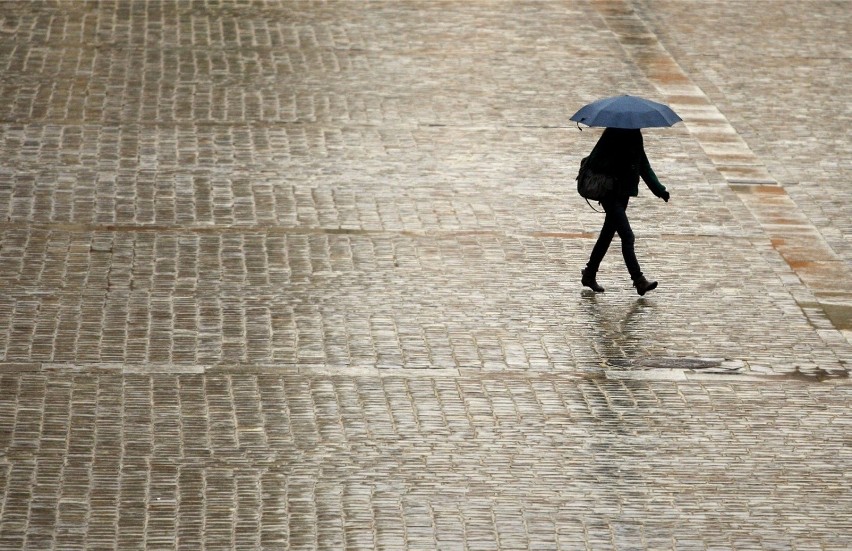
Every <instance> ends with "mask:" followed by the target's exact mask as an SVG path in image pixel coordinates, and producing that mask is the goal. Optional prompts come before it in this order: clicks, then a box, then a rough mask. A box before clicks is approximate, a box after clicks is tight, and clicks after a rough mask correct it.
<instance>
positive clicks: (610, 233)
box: [581, 128, 669, 296]
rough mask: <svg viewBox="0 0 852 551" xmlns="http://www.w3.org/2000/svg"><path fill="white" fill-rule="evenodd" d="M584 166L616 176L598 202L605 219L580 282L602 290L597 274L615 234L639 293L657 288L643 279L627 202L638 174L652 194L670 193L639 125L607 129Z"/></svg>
mask: <svg viewBox="0 0 852 551" xmlns="http://www.w3.org/2000/svg"><path fill="white" fill-rule="evenodd" d="M587 166H588V168H589V169H590V170H592V171H593V172H597V173H603V174H607V175H610V176H612V177H613V178H614V179H615V189H614V190H613V192H612V193H611V194H610V195H609V196H608V197H607V198H605V199H604V200H602V201H601V205H602V206H603V209H604V211H605V212H606V218H605V219H604V223H603V227H602V228H601V233H600V235H599V236H598V240H597V242H596V243H595V246H594V247H593V248H592V253H591V255H590V256H589V261H588V263H587V264H586V267H585V269H583V270H582V271H581V275H582V284H583V286H585V287H589V288H590V289H592V290H593V291H594V292H596V293H603V292H604V288H603V287H601V286H600V285H599V284H598V282H597V273H598V269H599V268H600V265H601V262H602V261H603V259H604V256H605V255H606V252H607V250H608V249H609V245H610V243H611V242H612V238H613V237H614V236H615V234H616V233H617V234H618V237H619V238H620V239H621V254H622V256H623V257H624V263H625V264H626V266H627V271H628V272H629V273H630V278H631V279H632V280H633V286H634V287H636V291H637V292H638V293H639V295H642V296H644V295H645V293H647V292H648V291H651V290H653V289H656V287H657V282H656V281H648V280H647V279H646V278H645V276H644V275H643V274H642V270H641V268H640V266H639V261H638V260H637V259H636V252H635V247H634V245H635V236H634V234H633V230H632V229H631V228H630V221H629V220H628V219H627V204H628V203H629V202H630V198H631V197H636V196H637V195H639V178H640V177H641V178H642V180H643V181H644V182H645V184H646V185H647V186H648V188H649V189H650V190H651V193H653V194H654V195H656V196H657V197H659V198H661V199H663V200H664V201H665V202H666V203H668V202H669V192H668V191H666V188H665V186H663V185H662V184H661V183H660V180H659V179H658V178H657V175H656V174H654V171H653V170H652V169H651V164H650V163H649V162H648V157H647V155H646V154H645V148H644V143H643V140H642V132H641V131H640V130H639V129H638V128H630V129H627V128H606V129H605V130H604V132H603V134H602V135H601V137H600V139H599V140H598V143H597V144H596V145H595V147H594V149H593V150H592V153H591V154H590V155H589V159H588V161H587Z"/></svg>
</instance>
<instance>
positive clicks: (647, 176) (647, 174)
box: [639, 154, 669, 202]
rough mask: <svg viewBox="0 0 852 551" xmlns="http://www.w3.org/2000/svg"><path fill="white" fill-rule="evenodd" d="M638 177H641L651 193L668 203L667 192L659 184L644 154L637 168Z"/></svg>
mask: <svg viewBox="0 0 852 551" xmlns="http://www.w3.org/2000/svg"><path fill="white" fill-rule="evenodd" d="M639 175H640V176H642V179H643V180H644V181H645V185H647V186H648V189H650V190H651V193H653V194H654V195H656V196H657V197H660V198H662V199H664V200H665V201H666V202H668V200H669V192H668V191H666V186H664V185H663V184H661V183H660V180H659V178H657V175H656V174H654V170H653V169H652V168H651V163H649V162H648V157H646V156H645V155H644V154H643V155H642V163H641V166H640V167H639Z"/></svg>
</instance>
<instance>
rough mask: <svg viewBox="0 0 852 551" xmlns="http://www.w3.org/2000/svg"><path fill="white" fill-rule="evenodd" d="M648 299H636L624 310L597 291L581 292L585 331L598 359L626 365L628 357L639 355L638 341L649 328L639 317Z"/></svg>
mask: <svg viewBox="0 0 852 551" xmlns="http://www.w3.org/2000/svg"><path fill="white" fill-rule="evenodd" d="M652 307H653V305H652V303H651V302H650V301H649V300H647V299H645V298H640V299H637V300H635V301H633V302H631V304H630V305H629V307H628V308H627V310H626V311H625V310H624V309H623V304H618V303H615V304H613V303H612V302H607V301H605V300H603V299H599V298H598V295H597V294H595V293H593V292H590V291H583V292H582V308H583V311H585V312H586V313H587V314H588V316H587V318H588V319H589V321H590V323H589V329H590V331H589V333H590V337H591V343H592V348H593V350H594V351H595V352H596V353H597V355H598V357H600V358H601V362H602V363H604V364H606V365H607V366H610V367H616V368H622V369H623V368H628V367H630V364H631V360H633V359H635V358H636V357H637V356H639V355H640V353H641V349H642V342H643V341H644V340H646V339H645V335H646V334H647V333H648V332H649V331H650V329H648V328H647V327H644V323H643V318H644V317H645V314H646V313H647V312H648V310H649V308H652Z"/></svg>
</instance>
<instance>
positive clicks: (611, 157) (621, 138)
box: [592, 128, 644, 172]
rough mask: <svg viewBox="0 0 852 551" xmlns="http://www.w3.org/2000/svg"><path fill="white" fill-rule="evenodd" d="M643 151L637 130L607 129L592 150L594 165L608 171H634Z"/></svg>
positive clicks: (642, 143) (640, 136)
mask: <svg viewBox="0 0 852 551" xmlns="http://www.w3.org/2000/svg"><path fill="white" fill-rule="evenodd" d="M643 151H644V141H643V140H642V132H641V131H640V130H639V129H638V128H607V129H606V130H604V132H603V134H601V137H600V139H598V143H597V144H596V145H595V148H594V149H593V150H592V157H593V159H594V164H595V165H596V167H598V168H599V169H601V168H606V169H609V170H608V171H619V172H621V171H634V170H635V169H634V168H632V167H635V166H638V164H639V161H640V159H641V157H642V153H643ZM616 167H617V168H616Z"/></svg>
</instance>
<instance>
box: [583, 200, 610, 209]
mask: <svg viewBox="0 0 852 551" xmlns="http://www.w3.org/2000/svg"><path fill="white" fill-rule="evenodd" d="M583 199H586V198H585V197H583ZM586 204H587V205H589V207H591V209H592V210H593V211H595V212H600V213H606V211H605V210H598V209H596V208H595V207H592V204H591V203H589V200H588V199H586ZM598 204H599V205H600V204H601V202H600V201H598Z"/></svg>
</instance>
